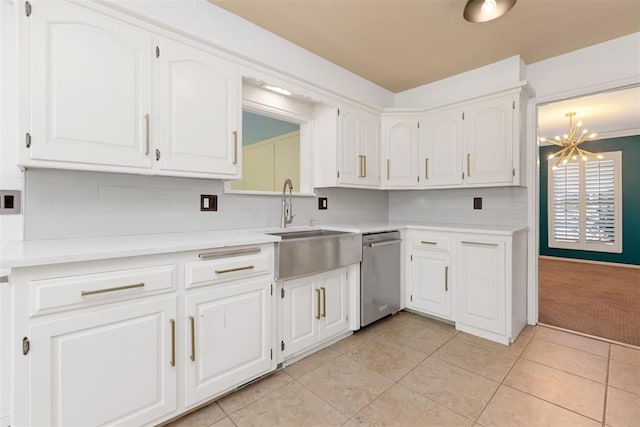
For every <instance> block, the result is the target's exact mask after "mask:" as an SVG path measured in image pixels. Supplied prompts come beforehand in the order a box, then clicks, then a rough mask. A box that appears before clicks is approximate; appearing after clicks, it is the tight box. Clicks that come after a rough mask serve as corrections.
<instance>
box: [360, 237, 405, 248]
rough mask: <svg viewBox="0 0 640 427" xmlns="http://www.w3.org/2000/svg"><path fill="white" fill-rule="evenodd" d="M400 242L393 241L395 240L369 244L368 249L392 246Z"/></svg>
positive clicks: (398, 240) (399, 240)
mask: <svg viewBox="0 0 640 427" xmlns="http://www.w3.org/2000/svg"><path fill="white" fill-rule="evenodd" d="M400 242H402V240H401V239H395V240H385V241H383V242H374V243H369V245H368V246H369V247H370V248H377V247H378V246H387V245H394V244H396V243H400Z"/></svg>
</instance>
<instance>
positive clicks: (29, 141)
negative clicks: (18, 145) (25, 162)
mask: <svg viewBox="0 0 640 427" xmlns="http://www.w3.org/2000/svg"><path fill="white" fill-rule="evenodd" d="M24 139H25V143H26V145H27V148H31V134H30V133H29V132H27V133H26V134H25V135H24Z"/></svg>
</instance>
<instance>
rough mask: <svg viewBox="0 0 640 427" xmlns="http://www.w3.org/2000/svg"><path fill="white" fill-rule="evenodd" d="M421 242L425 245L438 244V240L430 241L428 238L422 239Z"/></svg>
mask: <svg viewBox="0 0 640 427" xmlns="http://www.w3.org/2000/svg"><path fill="white" fill-rule="evenodd" d="M420 243H422V244H423V245H437V244H438V242H430V241H428V240H420Z"/></svg>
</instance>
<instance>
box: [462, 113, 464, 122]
mask: <svg viewBox="0 0 640 427" xmlns="http://www.w3.org/2000/svg"><path fill="white" fill-rule="evenodd" d="M462 120H464V111H463V112H462Z"/></svg>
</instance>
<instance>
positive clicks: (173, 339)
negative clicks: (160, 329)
mask: <svg viewBox="0 0 640 427" xmlns="http://www.w3.org/2000/svg"><path fill="white" fill-rule="evenodd" d="M169 322H170V323H171V361H170V362H169V364H170V365H171V366H176V321H175V320H174V319H171V320H170V321H169Z"/></svg>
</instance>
